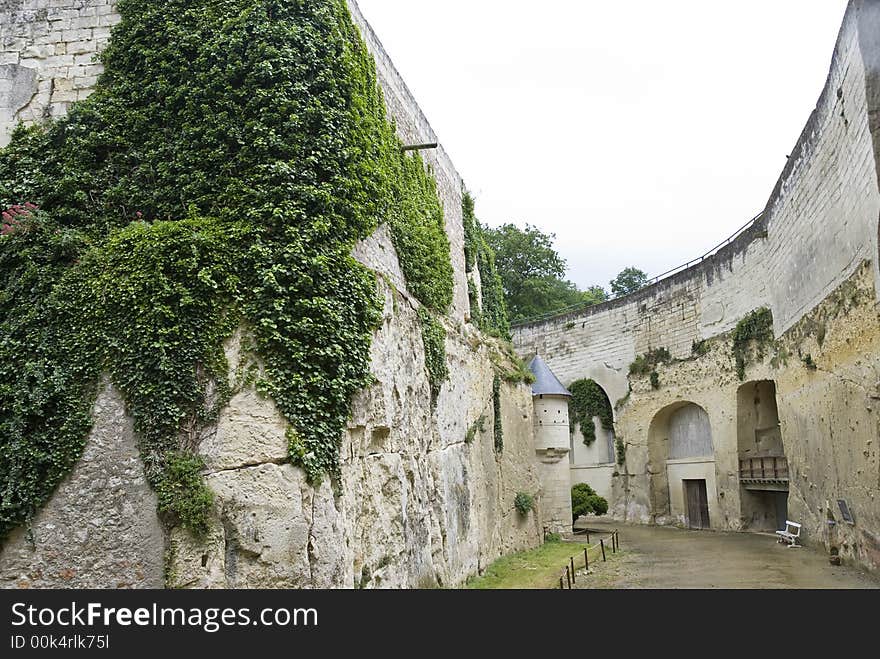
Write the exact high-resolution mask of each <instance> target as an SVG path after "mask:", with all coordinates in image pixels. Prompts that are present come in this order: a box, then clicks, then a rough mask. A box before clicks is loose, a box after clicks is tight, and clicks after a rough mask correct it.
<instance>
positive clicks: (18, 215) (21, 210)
mask: <svg viewBox="0 0 880 659" xmlns="http://www.w3.org/2000/svg"><path fill="white" fill-rule="evenodd" d="M35 210H38V207H37V206H36V205H35V204H32V203H31V202H29V201H28V202H26V203H24V204H14V205H13V206H10V207H9V208H7V209H6V210H5V211H3V213H2V217H3V224H2V225H0V236H8V235H9V234H11V233H14V232H15V231H16V230H17V229H18V228H19V226H20V225H21V219H24V218H26V217H29V216H30V214H31V211H35Z"/></svg>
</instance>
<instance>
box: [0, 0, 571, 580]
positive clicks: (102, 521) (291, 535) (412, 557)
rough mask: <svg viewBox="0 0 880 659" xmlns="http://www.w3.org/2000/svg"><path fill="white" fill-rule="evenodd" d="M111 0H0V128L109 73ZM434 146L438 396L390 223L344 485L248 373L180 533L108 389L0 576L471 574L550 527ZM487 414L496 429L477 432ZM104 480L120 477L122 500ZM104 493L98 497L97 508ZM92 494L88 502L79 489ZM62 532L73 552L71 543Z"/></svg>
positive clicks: (385, 68) (215, 431) (368, 247)
mask: <svg viewBox="0 0 880 659" xmlns="http://www.w3.org/2000/svg"><path fill="white" fill-rule="evenodd" d="M349 5H350V9H351V12H352V15H353V17H354V19H355V21H356V23H357V25H358V26H359V27H360V29H361V31H362V34H363V36H364V38H365V41H366V43H367V45H368V47H369V49H370V52H371V53H372V54H373V55H374V57H375V60H376V63H377V73H378V77H379V82H380V84H381V86H382V88H383V91H384V93H385V99H386V103H387V106H388V111H389V115H390V117H391V118H393V119H394V120H395V122H396V125H397V127H398V131H399V134H400V137H401V139H402V140H403V141H404V142H405V143H408V144H413V143H426V142H434V141H436V137H435V135H434V133H433V131H432V130H431V127H430V125H429V124H428V122H427V120H426V119H425V117H424V115H423V113H422V111H421V110H420V109H419V107H418V104H417V103H416V102H415V100H414V99H413V97H412V95H411V93H410V92H409V90H408V89H407V87H406V85H405V83H404V82H403V80H402V79H401V78H400V76H399V74H398V73H397V71H396V69H395V68H394V65H393V64H392V63H391V61H390V59H389V58H388V56H387V55H386V54H385V52H384V50H383V49H382V46H381V44H380V43H379V41H378V39H377V38H376V35H375V34H374V33H373V31H372V29H371V28H370V27H369V25H368V24H367V23H366V21H365V20H364V18H363V16H362V15H361V13H360V11H359V9H358V8H357V5H356V4H355V3H354V2H350V3H349ZM114 6H115V2H114V1H113V0H42V1H36V0H19V1H13V2H10V1H8V0H0V26H2V28H0V29H2V32H0V44H2V49H0V58H5V59H0V144H2V143H4V141H5V140H6V137H7V136H8V133H9V131H10V129H11V127H12V125H13V123H14V122H15V121H17V120H22V121H24V122H26V123H29V122H33V121H37V120H40V119H43V118H47V117H53V116H59V115H61V114H63V113H64V112H65V111H66V109H67V104H68V103H69V102H71V101H73V100H78V99H80V98H84V97H85V96H86V95H87V94H88V93H89V92H90V91H91V89H92V87H93V86H94V84H95V80H96V78H95V76H96V75H97V73H98V72H99V71H100V67H99V65H97V64H91V62H92V58H93V56H94V55H95V54H96V53H97V52H98V51H99V50H100V48H101V47H102V46H103V45H104V44H105V43H106V39H107V35H108V33H109V26H111V25H112V24H114V23H115V22H116V21H117V20H118V17H117V16H116V15H115V14H114V12H113V7H114ZM3 65H5V66H6V68H4V66H3ZM8 81H12V82H8ZM3 113H5V114H3ZM423 155H424V157H425V160H426V162H427V163H428V165H429V166H430V168H431V169H432V171H433V173H434V175H435V177H436V179H437V184H438V194H439V196H440V200H441V202H442V205H443V208H444V211H445V219H446V229H447V234H448V236H449V240H450V246H451V251H452V262H453V266H454V271H455V295H454V301H453V304H452V308H451V309H450V312H449V316H448V317H447V318H446V320H445V323H446V327H447V330H448V338H447V342H446V349H447V355H448V362H449V364H448V365H449V370H450V373H451V376H450V379H449V381H448V382H447V383H445V384H444V386H443V389H442V391H441V392H440V394H439V397H438V399H437V401H436V405H432V404H431V400H430V389H429V385H428V380H427V374H426V371H425V357H424V346H423V345H422V339H421V330H420V324H419V321H418V316H417V313H416V307H417V304H418V303H417V302H416V301H415V300H414V299H413V298H412V297H411V296H410V295H409V293H408V292H407V289H406V283H405V281H404V278H403V274H402V272H401V269H400V266H399V263H398V260H397V256H396V252H395V250H394V246H393V244H392V242H391V238H390V234H389V232H388V230H387V227H385V226H384V225H383V226H381V227H380V228H379V229H378V231H377V232H376V233H375V234H374V235H373V236H372V237H371V238H369V239H368V240H365V241H362V242H361V243H360V244H358V245H357V247H356V248H355V250H354V256H355V258H357V259H358V260H360V261H361V262H362V263H364V264H365V265H366V266H367V267H369V268H371V269H373V270H375V271H376V272H378V273H380V274H381V275H382V277H380V278H379V280H380V285H381V287H382V292H383V293H384V296H385V320H384V323H383V326H382V328H381V329H380V330H379V331H378V332H377V333H376V335H375V336H374V340H373V345H372V348H371V357H372V364H373V367H372V370H373V375H374V376H375V379H376V384H375V385H373V386H372V387H370V388H369V389H368V390H366V391H363V392H362V393H361V394H360V395H359V396H358V397H357V399H356V400H355V401H354V404H353V406H352V417H351V422H350V426H349V428H348V431H347V432H346V434H345V437H344V439H343V442H342V478H341V480H340V481H339V482H330V480H329V479H328V480H325V481H324V482H323V483H321V484H319V485H317V486H315V487H313V486H312V485H310V484H308V483H306V481H305V475H304V473H303V472H302V470H300V469H297V468H294V467H292V466H291V465H289V464H287V463H286V457H287V440H286V439H285V436H284V432H285V423H284V421H283V419H282V418H281V417H280V415H279V414H278V413H277V410H276V409H275V407H274V405H273V404H272V402H271V401H268V400H265V399H262V398H260V397H259V396H258V395H257V394H256V392H255V391H254V390H253V389H249V388H243V389H240V390H238V391H237V393H236V395H235V396H234V397H233V399H232V401H231V402H230V404H229V405H228V407H227V408H226V409H225V410H224V411H223V412H222V414H221V417H220V419H219V421H218V423H217V425H216V427H213V428H210V429H209V430H208V431H207V432H206V433H205V436H204V438H203V441H202V443H201V445H200V448H199V450H200V452H201V454H202V456H203V457H204V459H205V463H206V465H207V471H206V474H205V477H206V480H207V483H208V485H209V486H210V488H211V489H212V491H213V492H214V493H215V495H216V505H215V509H214V511H213V514H212V519H211V530H210V533H209V535H208V538H207V540H206V541H203V542H196V541H195V540H194V539H193V538H192V537H190V536H189V534H187V533H186V532H183V531H181V530H180V529H175V530H172V531H171V532H170V534H169V535H168V537H167V538H165V537H163V531H162V529H161V527H160V526H159V523H158V520H157V519H156V514H155V508H156V502H155V496H154V495H153V494H152V492H151V491H150V490H149V488H148V487H147V486H146V483H145V482H144V481H143V479H142V474H141V471H140V466H139V459H138V458H137V455H136V452H135V450H134V439H133V437H132V431H131V423H130V420H129V419H128V417H127V416H126V414H125V409H124V404H123V402H122V400H120V399H119V397H118V395H116V394H115V393H113V391H112V390H108V391H106V392H105V393H104V394H102V397H101V399H99V403H98V405H97V406H96V408H95V420H96V425H95V428H96V430H95V432H94V433H93V435H92V437H91V438H90V440H89V444H88V446H87V448H86V452H85V454H84V456H83V459H82V460H81V461H80V463H79V465H78V466H77V467H76V469H75V471H74V473H73V474H72V475H71V476H70V477H69V478H68V479H67V480H66V481H65V482H64V483H63V484H62V485H61V486H60V488H59V490H58V491H57V492H56V494H55V495H54V497H53V499H52V501H51V502H50V503H49V504H48V506H47V507H46V508H45V510H44V511H42V512H41V513H40V514H39V515H38V517H37V519H36V520H35V522H34V528H35V534H34V537H35V542H36V544H35V545H34V543H33V542H31V540H29V539H28V538H27V537H26V535H27V534H26V532H25V531H24V530H22V531H20V532H17V533H16V534H15V535H14V536H13V538H11V539H10V540H9V541H8V542H7V544H6V546H5V547H4V549H3V553H2V554H0V583H2V584H3V585H5V586H21V587H26V586H42V587H45V586H71V587H80V586H90V587H116V586H150V587H161V586H162V585H163V583H165V584H166V585H168V586H172V587H224V588H225V587H230V588H250V587H285V588H299V587H307V588H308V587H315V588H336V587H344V588H352V587H359V588H403V587H438V586H457V585H460V584H462V583H463V582H464V581H465V580H466V579H467V578H468V577H469V576H471V575H473V574H476V573H477V572H480V571H482V570H483V569H484V568H485V567H486V566H487V565H488V564H489V563H491V562H492V561H493V560H494V559H496V558H498V557H499V556H501V555H503V554H506V553H509V552H512V551H517V550H520V549H525V548H529V547H533V546H535V545H537V544H538V543H540V542H541V540H542V537H543V530H544V529H543V525H542V522H541V517H542V506H543V503H542V497H541V485H540V483H539V480H538V472H537V466H536V460H535V453H534V445H533V430H532V427H533V418H532V415H533V409H532V397H531V391H530V388H529V387H528V386H527V385H524V384H522V383H519V384H515V383H506V384H504V386H503V387H502V397H501V402H502V410H501V420H502V426H503V432H504V448H503V451H502V452H500V453H499V452H497V451H496V450H495V446H494V445H495V443H494V437H493V423H494V421H493V418H494V415H493V407H492V398H493V397H492V383H493V376H494V372H495V371H494V368H493V363H502V364H503V363H504V362H505V360H506V359H507V358H506V357H505V356H504V354H503V347H502V346H500V345H499V344H498V343H497V342H495V341H494V340H492V339H488V338H487V337H485V336H483V335H481V334H480V333H479V332H477V331H476V330H474V328H473V327H472V326H470V325H467V324H465V323H464V322H463V321H464V320H465V318H466V317H467V316H468V315H469V313H470V310H469V303H468V295H467V283H466V279H465V276H466V275H465V267H464V247H463V244H464V231H463V228H462V220H461V202H462V198H461V196H462V182H461V178H460V177H459V175H458V173H457V172H456V171H455V168H454V167H453V165H452V163H451V161H450V160H449V157H448V156H447V154H446V153H445V152H444V151H443V149H442V148H439V149H436V150H431V151H426V152H423ZM241 341H242V334H241V333H239V334H238V335H236V337H234V338H233V339H232V340H231V341H230V342H229V344H228V346H227V356H228V357H229V359H230V366H231V372H230V377H231V378H232V379H233V380H234V379H235V374H236V373H237V372H238V367H239V366H240V364H239V362H240V361H241V359H242V351H241ZM481 418H482V419H484V421H483V423H482V426H483V431H481V432H479V433H477V435H476V437H474V439H473V440H472V441H470V442H468V441H466V439H467V435H468V430H469V428H471V426H472V425H474V424H476V423H477V421H478V420H480V419H481ZM565 466H566V468H567V462H566V463H565ZM123 468H124V470H125V472H124V474H123V476H120V478H123V481H122V484H121V485H120V484H119V483H117V480H116V479H115V478H116V477H115V476H114V477H113V478H110V477H108V478H106V479H102V480H98V481H96V482H97V483H98V487H96V488H95V489H94V490H93V491H92V493H91V494H90V495H89V497H90V498H86V499H82V498H81V495H82V489H83V487H84V486H83V484H82V483H83V479H89V478H94V477H95V474H96V473H97V474H104V473H107V474H116V472H117V471H119V470H123ZM125 479H128V480H125ZM138 479H140V480H138ZM129 481H130V482H129ZM105 483H106V486H107V487H108V488H114V489H112V490H111V492H112V493H113V496H112V497H111V498H107V495H106V492H105V491H104V489H103V485H104V484H105ZM517 492H527V493H529V494H536V495H538V497H537V507H536V510H535V511H534V512H532V513H530V514H529V515H527V516H525V517H524V516H522V515H520V514H518V513H517V512H516V511H515V508H514V498H515V496H516V494H517ZM105 498H106V501H105V500H104V499H105ZM91 499H96V501H97V500H100V505H99V504H98V503H97V502H96V503H94V506H92V504H91V503H89V502H90V501H91ZM82 501H84V502H85V503H86V505H85V506H77V505H76V504H77V503H78V502H82ZM111 513H112V514H111ZM131 515H135V516H136V519H129V516H131ZM129 527H131V528H129ZM82 529H87V531H83V530H82ZM83 533H85V535H83ZM81 536H82V537H81ZM59 546H64V547H66V548H68V549H69V551H67V552H65V553H63V554H62V553H58V551H57V548H58V547H59ZM163 555H164V556H165V563H164V568H165V571H166V574H165V575H164V576H163ZM98 568H100V569H98Z"/></svg>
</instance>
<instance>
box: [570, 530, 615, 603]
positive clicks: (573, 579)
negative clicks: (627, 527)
mask: <svg viewBox="0 0 880 659" xmlns="http://www.w3.org/2000/svg"><path fill="white" fill-rule="evenodd" d="M575 533H576V534H579V535H580V534H584V533H586V536H587V544H586V545H585V546H584V550H583V556H581V554H580V553H577V554H575V555H574V556H572V557H571V558H569V559H568V564H567V565H566V566H565V567H564V568H563V569H562V573H561V574H560V576H559V588H560V590H566V589H567V590H571V589H572V588H574V587H575V586H576V585H577V573H578V571H579V570H581V569H583V570H584V573H583V574H582V575H581V576H588V575H589V574H590V560H591V559H590V552H594V553H595V554H596V557H595V558H594V559H593V560H594V561H595V560H598V559H599V555H600V554H599V552H601V556H602V561H603V562H604V561H607V560H608V558H607V553H606V550H608V551H610V553H612V554H616V553H617V551H618V550H619V549H620V532H619V531H617V529H615V530H613V531H610V532H604V534H605V535H608V536H609V537H607V538H599V542H598V543H597V544H595V545H591V544H590V531H589V529H585V530H577V531H575ZM606 541H607V542H608V543H609V544H606ZM581 558H583V560H581ZM581 563H583V565H581Z"/></svg>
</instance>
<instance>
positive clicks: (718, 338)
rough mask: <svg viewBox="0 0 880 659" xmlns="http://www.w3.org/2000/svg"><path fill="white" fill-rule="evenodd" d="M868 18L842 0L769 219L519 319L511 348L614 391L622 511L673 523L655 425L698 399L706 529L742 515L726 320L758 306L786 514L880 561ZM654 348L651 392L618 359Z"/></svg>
mask: <svg viewBox="0 0 880 659" xmlns="http://www.w3.org/2000/svg"><path fill="white" fill-rule="evenodd" d="M878 26H880V2H877V1H876V0H853V1H852V2H851V3H850V6H849V8H848V10H847V14H846V18H845V20H844V24H843V26H842V28H841V31H840V36H839V38H838V42H837V46H836V49H835V52H834V56H833V60H832V65H831V71H830V73H829V76H828V80H827V82H826V86H825V89H824V90H823V92H822V94H821V97H820V99H819V102H818V104H817V107H816V110H815V111H814V113H813V114H812V116H811V118H810V120H809V122H808V124H807V126H806V128H805V129H804V131H803V133H802V135H801V137H800V139H799V141H798V143H797V145H796V147H795V149H794V150H793V151H792V154H791V156H790V159H789V161H788V164H787V166H786V168H785V170H784V171H783V173H782V176H781V178H780V180H779V182H778V184H777V186H776V188H775V189H774V191H773V193H772V194H771V197H770V199H769V201H768V203H767V205H766V208H765V211H764V214H763V216H762V217H761V218H760V219H759V220H758V221H757V222H756V223H755V224H754V225H753V226H752V227H750V228H749V229H748V230H746V232H745V233H744V234H742V235H741V236H740V237H739V238H737V239H736V240H734V241H733V242H732V243H731V244H729V245H727V246H726V247H724V248H722V249H721V250H719V251H718V253H716V254H715V255H714V256H711V257H709V258H707V259H705V260H704V261H703V262H701V263H700V264H698V265H696V266H694V267H691V268H689V269H687V270H684V271H682V272H679V273H677V274H675V275H673V276H671V277H669V278H667V279H665V280H663V281H661V282H659V283H657V284H655V285H653V286H651V287H648V288H646V289H644V290H642V291H640V292H638V293H636V294H634V295H631V296H629V297H626V298H623V299H620V300H614V301H612V302H609V303H606V304H603V305H599V306H596V307H592V308H590V309H587V310H585V311H582V312H575V313H569V314H566V315H564V316H560V317H557V318H554V319H550V320H544V321H540V322H534V323H531V324H527V325H524V326H521V327H518V328H516V329H515V331H514V341H515V344H516V346H517V349H518V350H519V351H520V353H521V354H535V352H538V353H539V354H541V355H542V356H543V357H544V359H545V360H546V361H547V363H548V365H549V366H550V367H551V368H552V369H553V371H554V372H555V373H556V374H557V376H559V378H560V379H561V380H562V382H563V383H564V384H568V383H570V382H572V381H574V380H577V379H580V378H585V377H588V378H592V379H594V380H595V381H596V382H598V383H599V384H600V385H601V386H602V387H603V388H604V389H605V391H606V392H607V393H608V395H609V398H610V399H611V401H612V403H615V402H616V403H617V405H616V409H615V425H616V430H617V434H618V436H621V437H623V438H624V441H625V444H626V448H627V453H626V456H627V461H626V466H625V468H623V469H621V470H619V472H616V474H617V475H616V476H614V477H613V479H612V491H613V497H612V499H613V500H612V502H611V503H612V509H613V511H614V513H615V514H616V515H618V516H621V517H626V518H628V519H632V520H637V521H642V522H652V521H653V522H668V521H675V520H674V519H673V518H672V517H670V515H669V512H670V509H669V498H670V486H669V484H668V483H666V482H665V479H666V476H665V473H666V469H665V465H664V464H662V462H665V460H666V457H665V456H664V452H663V451H662V450H659V449H658V448H657V446H655V445H652V442H655V441H656V440H655V439H653V438H652V432H651V428H652V421H653V420H654V419H655V418H657V417H658V415H659V414H661V413H665V412H668V410H669V409H670V407H671V406H677V405H681V404H682V403H684V402H692V403H696V404H698V405H700V406H701V407H703V409H705V410H706V411H707V413H708V415H709V419H710V425H711V428H712V436H713V437H712V438H713V444H714V450H715V455H714V459H715V465H714V472H715V473H714V479H715V482H716V487H717V492H718V494H717V500H716V501H715V502H711V504H710V508H712V507H714V509H715V513H713V519H712V526H713V527H717V528H728V529H740V528H743V526H744V519H743V517H744V516H743V511H742V507H741V492H740V485H739V478H738V453H737V393H738V389H739V387H740V385H741V384H742V383H741V382H740V381H739V379H738V378H737V375H736V372H735V371H736V369H735V365H734V360H733V354H732V350H731V337H730V331H731V330H732V329H733V328H734V327H735V326H736V324H737V323H738V321H739V320H741V319H742V318H743V317H744V316H745V315H746V314H747V313H748V312H750V311H752V310H754V309H756V308H759V307H762V306H765V307H767V308H769V309H770V310H771V311H772V313H773V320H774V335H775V338H776V339H777V344H776V346H775V347H773V348H772V349H769V348H768V350H769V353H768V355H767V357H766V359H764V360H763V361H762V360H760V359H759V360H758V362H759V363H757V364H753V365H751V366H750V367H749V368H748V369H747V375H746V380H773V381H775V382H776V386H777V393H778V404H779V421H780V431H781V435H782V443H783V445H784V449H785V454H786V456H787V457H788V459H789V462H790V464H791V470H792V480H791V486H790V487H791V493H790V496H789V515H790V516H791V517H792V518H793V519H797V520H798V521H802V522H804V523H805V529H804V535H805V537H806V539H807V541H808V542H814V543H817V544H819V543H822V542H824V543H825V544H827V545H828V546H829V547H830V546H832V545H833V546H836V547H838V548H840V549H841V551H842V553H844V554H845V555H847V556H850V557H851V558H852V559H854V560H857V561H859V562H861V563H863V564H865V565H867V566H870V567H873V568H880V543H878V538H880V518H878V516H877V515H878V513H877V510H878V505H877V502H878V499H880V470H878V462H877V449H876V443H877V441H878V436H880V432H878V431H880V426H878V424H880V418H878V401H877V399H876V396H877V395H878V393H877V387H878V385H880V365H878V357H877V355H878V351H877V344H878V341H880V318H878V305H877V301H878V297H877V291H878V287H877V286H878V282H880V271H878V217H880V188H878V164H880V148H878V145H880V38H878V36H877V35H878ZM719 129H723V127H719ZM847 300H849V301H847ZM853 300H857V303H855V304H854V303H853ZM702 340H708V345H709V346H710V349H709V352H708V353H707V354H705V355H702V356H700V355H699V354H697V353H696V352H695V350H694V348H695V345H694V344H695V343H696V342H699V341H702ZM659 347H666V348H668V349H669V351H670V352H671V354H672V356H673V358H675V359H676V360H677V361H675V362H674V363H673V364H670V365H668V366H661V367H659V368H658V374H659V377H660V383H661V386H660V389H659V390H654V389H653V388H652V387H651V386H650V385H649V384H648V383H647V381H646V379H645V378H637V377H630V376H629V373H628V368H629V364H630V363H631V362H632V361H633V360H634V358H635V357H636V356H637V355H641V354H644V353H645V352H647V351H648V350H650V349H653V348H659ZM786 351H787V352H786ZM808 355H809V357H810V359H809V360H807V356H808ZM811 361H812V362H813V364H811ZM814 364H818V366H814ZM664 411H665V412H664ZM837 499H846V500H847V501H848V503H849V506H850V508H852V509H855V510H856V511H857V512H856V520H855V524H854V525H852V526H851V525H848V524H846V523H840V513H839V510H837V504H836V501H837ZM835 511H837V512H836V513H835ZM829 514H834V515H835V519H834V520H832V521H834V522H835V523H834V524H833V525H829V524H827V519H826V516H827V515H829ZM829 528H831V529H833V531H834V533H835V534H836V535H834V536H833V537H832V536H830V535H829V531H828V529H829Z"/></svg>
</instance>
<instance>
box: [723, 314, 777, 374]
mask: <svg viewBox="0 0 880 659" xmlns="http://www.w3.org/2000/svg"><path fill="white" fill-rule="evenodd" d="M772 342H773V313H772V312H771V311H770V309H767V308H766V307H762V308H760V309H756V310H755V311H752V312H751V313H749V314H748V315H747V316H745V318H743V319H742V320H740V321H739V322H738V323H737V324H736V328H735V329H734V330H733V348H732V350H733V356H734V358H735V359H736V374H737V377H739V379H740V380H745V377H746V366H748V364H749V363H750V362H751V361H752V359H753V358H754V357H755V355H756V356H757V358H758V359H763V358H764V354H765V350H766V348H767V346H768V345H769V344H770V343H772ZM753 347H754V351H753V349H752V348H753Z"/></svg>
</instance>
